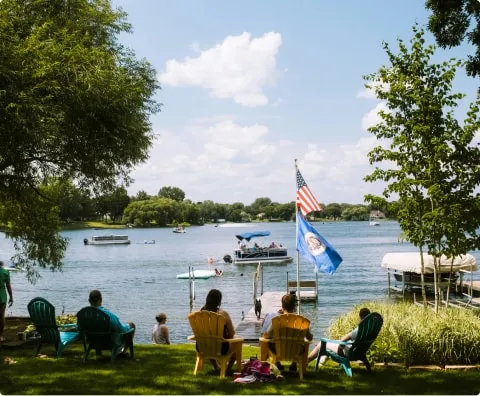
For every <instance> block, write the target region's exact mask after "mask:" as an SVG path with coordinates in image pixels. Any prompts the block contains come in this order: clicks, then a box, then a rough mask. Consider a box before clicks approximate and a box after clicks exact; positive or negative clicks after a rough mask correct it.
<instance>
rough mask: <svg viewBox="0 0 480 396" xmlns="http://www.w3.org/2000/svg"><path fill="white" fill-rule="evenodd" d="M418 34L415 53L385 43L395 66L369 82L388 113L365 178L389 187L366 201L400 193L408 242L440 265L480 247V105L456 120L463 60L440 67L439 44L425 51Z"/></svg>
mask: <svg viewBox="0 0 480 396" xmlns="http://www.w3.org/2000/svg"><path fill="white" fill-rule="evenodd" d="M413 31H414V36H413V38H412V39H411V48H408V47H407V45H406V44H405V43H404V42H403V41H402V40H398V45H399V51H398V53H394V51H392V50H391V49H390V47H389V45H388V44H386V43H385V44H384V49H385V51H386V53H387V55H388V58H389V61H390V66H388V67H385V66H383V67H381V68H380V69H379V70H378V72H377V73H374V74H371V75H368V76H366V77H365V78H366V80H367V81H368V82H369V83H368V84H367V87H368V88H370V89H374V90H375V93H376V96H377V98H378V99H381V100H383V101H385V103H386V107H387V109H388V110H386V111H381V112H379V115H380V117H381V121H380V122H379V123H378V124H377V125H375V126H373V127H371V128H369V131H370V132H371V133H372V134H374V135H375V137H376V138H377V139H379V141H380V142H381V144H380V145H379V146H377V147H375V148H374V149H373V150H372V151H370V153H369V154H368V158H369V161H370V163H371V164H377V163H378V164H380V166H377V167H376V168H375V170H374V171H373V173H372V174H370V175H368V176H367V177H366V178H365V179H366V180H367V181H369V182H375V181H383V182H385V183H386V187H385V189H384V191H383V196H382V197H374V196H367V197H366V199H367V200H368V201H370V202H374V203H376V204H379V205H386V201H385V200H386V199H387V198H389V197H390V196H391V195H398V196H399V198H400V200H401V203H402V205H401V206H400V207H399V208H398V212H397V215H398V220H399V222H400V226H401V229H402V231H403V233H404V235H405V237H406V239H407V240H408V241H409V242H411V243H412V244H414V245H415V246H417V247H418V248H419V251H420V253H422V252H423V251H426V252H428V253H429V254H432V255H433V256H434V257H435V260H436V262H438V260H437V258H439V257H440V256H441V255H442V254H445V255H447V256H448V257H451V256H456V255H461V254H465V253H466V252H467V251H469V250H471V249H475V248H478V247H479V246H480V239H479V235H478V229H479V226H480V194H479V193H478V186H479V184H480V173H479V171H478V164H479V163H480V148H479V147H478V145H476V144H474V142H473V139H474V137H475V133H476V131H478V130H479V128H480V120H479V106H480V100H479V99H478V98H477V99H476V100H475V101H473V102H472V103H471V104H470V106H469V110H468V112H467V115H466V117H465V119H464V120H463V122H459V121H458V120H457V119H456V114H455V110H457V109H456V108H457V104H458V101H459V100H461V99H462V98H464V97H465V95H463V94H459V93H452V83H453V81H454V78H455V71H456V69H457V67H458V66H459V65H460V64H461V62H459V61H456V60H455V59H450V60H448V61H445V62H442V63H440V64H435V63H432V62H431V57H432V56H433V54H434V50H435V47H434V46H431V45H430V46H425V41H424V32H423V30H421V29H419V28H418V27H417V26H414V28H413ZM382 163H383V164H382ZM385 163H386V164H385ZM392 165H393V166H392ZM389 166H391V167H390V168H389ZM422 264H423V262H422ZM422 272H423V271H422ZM422 280H423V274H422ZM423 296H424V299H425V293H424V292H423ZM436 297H437V301H438V298H439V297H440V296H439V293H438V290H437V294H436Z"/></svg>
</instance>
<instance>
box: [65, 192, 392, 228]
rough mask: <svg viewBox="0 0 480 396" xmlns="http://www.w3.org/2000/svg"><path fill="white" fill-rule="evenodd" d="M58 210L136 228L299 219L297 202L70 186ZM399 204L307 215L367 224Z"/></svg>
mask: <svg viewBox="0 0 480 396" xmlns="http://www.w3.org/2000/svg"><path fill="white" fill-rule="evenodd" d="M57 188H58V194H57V196H58V208H59V213H60V218H61V220H62V221H63V222H72V221H92V220H99V219H100V220H102V221H107V222H109V221H110V222H114V223H123V224H132V225H134V226H137V227H148V226H166V225H167V224H179V223H189V224H195V225H201V224H205V223H209V222H219V221H231V222H250V221H253V220H269V221H289V220H293V219H294V217H295V202H294V201H292V202H288V203H278V202H272V200H271V199H270V198H267V197H262V198H257V199H256V200H255V201H254V202H253V203H252V204H250V205H245V204H243V203H241V202H234V203H232V204H222V203H216V202H214V201H211V200H207V201H203V202H192V201H191V200H189V199H186V198H185V193H184V191H182V190H181V189H180V188H178V187H171V186H168V187H162V188H161V189H160V190H159V192H158V194H157V195H153V196H152V195H149V194H147V193H146V192H145V191H139V192H138V193H137V194H136V195H135V196H133V197H131V196H129V195H128V193H127V190H126V189H125V188H123V187H118V188H116V189H114V190H113V191H112V192H111V193H108V194H103V195H99V196H96V197H92V196H90V194H89V193H87V192H85V191H82V190H81V189H80V188H77V187H76V186H74V185H73V184H72V183H62V184H61V185H59V186H58V187H57ZM397 206H398V204H397V203H391V204H389V207H387V208H378V207H374V206H372V205H363V204H356V205H352V204H347V203H330V204H322V207H323V208H324V210H323V211H321V212H313V213H311V214H310V215H309V218H310V219H311V220H335V221H336V220H348V221H364V220H368V219H369V216H370V213H371V212H372V211H375V213H377V212H378V211H379V212H380V213H379V214H380V217H385V218H395V211H396V207H397Z"/></svg>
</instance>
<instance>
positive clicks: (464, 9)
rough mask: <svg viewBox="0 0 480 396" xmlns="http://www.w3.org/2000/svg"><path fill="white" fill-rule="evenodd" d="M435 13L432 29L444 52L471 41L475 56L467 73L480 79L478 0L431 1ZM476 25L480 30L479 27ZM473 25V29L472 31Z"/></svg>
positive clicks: (469, 57) (431, 7) (427, 3)
mask: <svg viewBox="0 0 480 396" xmlns="http://www.w3.org/2000/svg"><path fill="white" fill-rule="evenodd" d="M426 7H427V8H428V9H430V10H431V11H432V14H431V15H430V18H429V21H428V28H429V29H430V31H431V32H432V33H433V34H434V35H435V39H436V40H437V43H438V44H439V45H440V46H441V47H442V48H450V47H456V46H459V45H461V44H462V42H463V41H465V40H466V41H467V42H468V43H470V44H472V46H473V47H474V50H475V53H474V54H473V55H468V61H467V62H466V70H467V73H468V74H469V75H471V76H472V77H475V76H477V77H478V76H480V2H479V1H478V0H454V1H452V0H427V1H426ZM475 22H476V26H475ZM470 25H472V27H473V29H472V30H469V28H470Z"/></svg>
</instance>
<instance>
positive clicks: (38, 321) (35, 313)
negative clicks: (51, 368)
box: [27, 297, 79, 358]
mask: <svg viewBox="0 0 480 396" xmlns="http://www.w3.org/2000/svg"><path fill="white" fill-rule="evenodd" d="M27 308H28V313H29V314H30V319H31V320H32V322H33V324H34V325H35V328H36V330H37V331H38V332H39V333H40V340H39V343H38V348H37V353H36V354H37V355H38V354H39V353H40V349H41V348H42V346H43V345H44V344H53V345H54V346H55V350H56V352H57V353H56V357H57V358H59V357H61V356H62V353H63V350H64V349H65V347H66V346H67V345H69V344H71V343H72V342H75V341H76V340H77V339H78V338H79V333H78V331H76V325H60V326H59V325H58V324H57V320H56V316H55V307H54V306H53V305H52V304H51V303H50V302H48V301H47V300H45V299H44V298H42V297H35V298H34V299H33V300H31V301H30V302H29V303H28V305H27ZM68 328H70V329H72V331H61V330H60V329H68Z"/></svg>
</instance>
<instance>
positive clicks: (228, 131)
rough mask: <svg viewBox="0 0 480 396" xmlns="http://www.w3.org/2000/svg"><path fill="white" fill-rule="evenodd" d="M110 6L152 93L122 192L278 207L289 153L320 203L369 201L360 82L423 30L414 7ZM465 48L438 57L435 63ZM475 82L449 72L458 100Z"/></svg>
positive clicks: (154, 1)
mask: <svg viewBox="0 0 480 396" xmlns="http://www.w3.org/2000/svg"><path fill="white" fill-rule="evenodd" d="M112 4H113V6H114V7H122V8H123V9H124V10H125V11H126V12H127V13H128V20H129V22H130V23H131V24H132V25H133V28H134V32H133V34H129V35H121V36H120V41H121V42H122V43H124V44H125V45H127V46H128V47H130V48H132V49H133V50H134V51H135V53H136V55H137V57H140V58H146V59H147V60H148V61H150V62H151V63H152V64H153V66H154V67H155V69H156V70H157V72H158V78H159V81H160V84H161V86H162V90H161V91H159V93H158V95H157V99H158V101H159V102H161V103H163V108H162V112H160V113H159V114H157V115H155V116H154V117H152V119H151V121H152V125H153V129H154V131H155V133H156V134H157V135H158V136H159V137H158V139H157V140H156V141H155V143H154V145H153V146H152V148H151V151H150V158H149V160H148V161H147V162H146V163H144V164H142V165H141V166H139V167H138V168H137V169H135V171H134V172H133V173H132V177H133V178H134V180H135V182H134V183H133V184H132V185H131V186H130V187H129V189H128V191H129V193H130V194H131V195H134V194H136V193H137V192H138V191H139V190H144V191H146V192H147V193H149V194H157V193H158V191H159V189H160V188H161V187H162V186H176V187H180V188H181V189H182V190H183V191H185V193H186V197H187V198H188V199H191V200H192V201H194V202H197V201H203V200H207V199H210V200H213V201H215V202H221V203H233V202H243V203H245V204H250V203H252V202H253V201H254V200H255V199H256V198H258V197H269V198H271V199H272V200H273V201H275V202H280V203H285V202H289V201H293V200H295V195H296V185H295V183H296V182H295V170H294V159H295V158H297V159H298V164H299V167H300V170H301V172H302V174H303V176H304V178H305V180H306V182H307V184H308V185H309V187H310V189H311V190H312V192H313V193H314V195H315V196H316V198H317V199H318V200H319V201H320V202H323V203H327V204H328V203H331V202H346V203H363V197H364V195H365V194H368V193H374V194H379V193H380V192H381V190H382V185H380V184H372V183H365V182H363V177H364V176H365V175H366V174H368V173H370V172H371V170H372V167H371V166H370V165H369V164H368V161H367V157H366V154H367V152H368V151H369V150H370V149H371V148H372V147H374V146H375V145H376V141H375V139H374V137H373V136H372V135H371V134H370V133H368V132H367V131H366V128H368V127H369V126H371V125H373V124H374V123H376V120H378V118H377V116H376V113H377V111H378V109H379V108H380V106H381V104H380V103H379V102H378V101H376V100H375V99H374V98H371V97H370V96H371V95H369V93H368V92H366V91H365V89H364V87H363V84H364V81H363V79H362V76H363V75H365V74H369V73H373V72H375V71H377V70H378V68H379V67H380V66H382V65H387V64H388V63H387V58H386V54H385V52H384V50H383V49H382V41H386V42H388V43H389V44H390V46H391V48H393V49H394V50H395V52H396V48H397V46H396V39H397V38H401V39H403V40H405V41H408V40H409V39H410V37H411V35H412V31H411V27H412V25H413V24H414V23H415V22H418V23H419V24H420V25H425V24H426V22H427V18H428V13H427V11H426V10H425V9H424V7H423V4H424V2H423V1H420V0H403V1H385V0H364V1H354V0H346V1H326V0H302V1H293V0H289V1H287V0H283V1H281V0H276V1H273V0H263V1H252V0H244V1H241V2H237V1H221V0H215V1H214V0H208V1H207V0H203V1H201V0H189V1H187V0H174V1H173V0H170V1H163V0H114V1H112ZM427 39H428V40H429V41H430V42H432V43H433V39H432V38H431V36H430V35H427ZM468 51H470V48H469V47H468V46H467V45H464V46H463V47H460V48H456V49H453V50H448V51H442V50H438V52H437V54H436V59H437V60H443V59H446V58H449V57H452V56H456V57H463V56H464V55H465V54H466V53H467V52H468ZM477 85H478V83H477V81H476V80H474V79H471V78H468V77H466V76H465V75H464V72H463V70H459V71H458V77H457V79H456V84H455V87H454V88H455V90H457V91H460V92H464V93H467V95H468V97H467V99H469V100H473V98H474V93H475V90H476V86H477ZM459 113H460V115H461V118H462V119H463V115H464V113H465V106H461V107H460V108H459Z"/></svg>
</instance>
